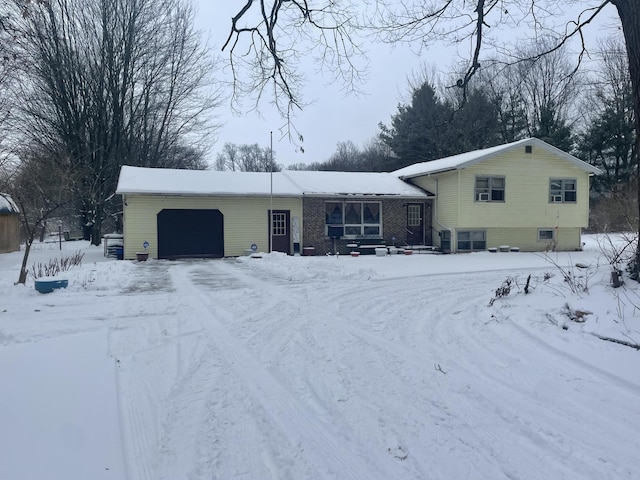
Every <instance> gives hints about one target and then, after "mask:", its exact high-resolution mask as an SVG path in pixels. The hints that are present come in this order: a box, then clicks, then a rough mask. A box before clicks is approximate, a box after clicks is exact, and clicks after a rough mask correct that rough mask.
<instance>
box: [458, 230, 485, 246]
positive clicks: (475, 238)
mask: <svg viewBox="0 0 640 480" xmlns="http://www.w3.org/2000/svg"><path fill="white" fill-rule="evenodd" d="M486 248H487V233H486V232H485V231H484V230H462V231H459V232H458V251H472V250H485V249H486Z"/></svg>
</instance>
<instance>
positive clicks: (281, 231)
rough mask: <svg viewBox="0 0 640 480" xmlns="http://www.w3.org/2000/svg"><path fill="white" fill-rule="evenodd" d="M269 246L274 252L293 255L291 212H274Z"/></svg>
mask: <svg viewBox="0 0 640 480" xmlns="http://www.w3.org/2000/svg"><path fill="white" fill-rule="evenodd" d="M269 229H270V232H271V234H270V235H269V244H270V245H271V249H270V250H271V251H272V252H283V253H286V254H287V255H290V254H291V213H290V211H289V210H274V211H273V215H272V217H271V225H270V226H269Z"/></svg>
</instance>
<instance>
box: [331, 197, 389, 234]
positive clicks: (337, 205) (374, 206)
mask: <svg viewBox="0 0 640 480" xmlns="http://www.w3.org/2000/svg"><path fill="white" fill-rule="evenodd" d="M324 211H325V234H328V231H329V230H328V228H329V226H332V227H340V226H342V227H344V236H345V237H359V236H379V235H381V234H382V206H381V204H380V202H353V201H349V202H325V206H324Z"/></svg>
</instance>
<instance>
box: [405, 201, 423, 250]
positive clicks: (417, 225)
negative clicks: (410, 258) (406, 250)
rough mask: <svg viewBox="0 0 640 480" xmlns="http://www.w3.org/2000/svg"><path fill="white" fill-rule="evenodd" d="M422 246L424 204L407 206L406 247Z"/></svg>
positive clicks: (409, 204)
mask: <svg viewBox="0 0 640 480" xmlns="http://www.w3.org/2000/svg"><path fill="white" fill-rule="evenodd" d="M423 244H424V204H423V203H408V204H407V245H423Z"/></svg>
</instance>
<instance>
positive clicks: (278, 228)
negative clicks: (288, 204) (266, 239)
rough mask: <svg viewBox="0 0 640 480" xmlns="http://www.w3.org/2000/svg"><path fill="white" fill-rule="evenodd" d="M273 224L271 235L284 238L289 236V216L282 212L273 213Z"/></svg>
mask: <svg viewBox="0 0 640 480" xmlns="http://www.w3.org/2000/svg"><path fill="white" fill-rule="evenodd" d="M271 222H272V230H271V235H273V236H276V237H277V236H280V237H281V236H283V235H286V234H287V214H286V213H280V212H273V217H272V219H271Z"/></svg>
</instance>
